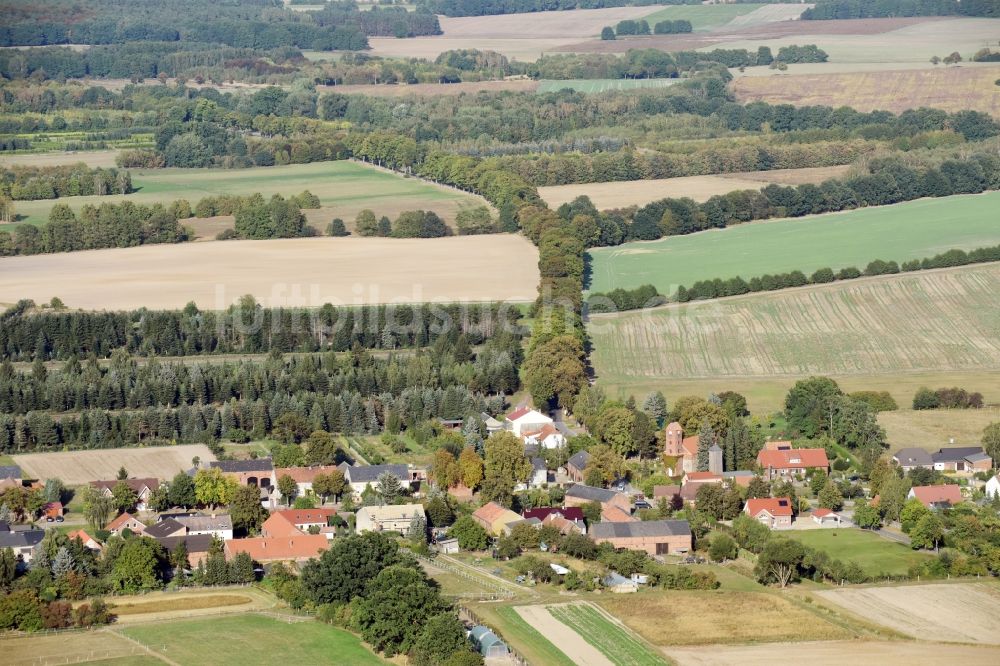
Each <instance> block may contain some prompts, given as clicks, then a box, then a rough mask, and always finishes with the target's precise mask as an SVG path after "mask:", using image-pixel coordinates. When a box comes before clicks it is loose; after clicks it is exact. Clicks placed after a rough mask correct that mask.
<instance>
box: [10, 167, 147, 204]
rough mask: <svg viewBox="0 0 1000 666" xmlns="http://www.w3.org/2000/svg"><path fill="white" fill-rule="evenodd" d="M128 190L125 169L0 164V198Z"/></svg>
mask: <svg viewBox="0 0 1000 666" xmlns="http://www.w3.org/2000/svg"><path fill="white" fill-rule="evenodd" d="M132 191H133V189H132V176H131V175H130V174H129V172H128V171H119V170H117V169H102V168H100V167H95V168H91V167H88V166H87V165H86V164H82V163H81V164H74V165H69V166H9V167H0V197H4V196H6V197H9V198H11V199H13V200H15V201H34V200H38V199H58V198H60V197H79V196H94V195H97V196H100V195H105V194H129V193H131V192H132Z"/></svg>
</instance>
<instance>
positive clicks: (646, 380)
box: [588, 264, 1000, 406]
mask: <svg viewBox="0 0 1000 666" xmlns="http://www.w3.org/2000/svg"><path fill="white" fill-rule="evenodd" d="M998 290H1000V264H985V265H979V266H972V267H963V268H956V269H941V270H936V271H926V272H924V271H922V272H918V273H909V274H903V275H897V276H887V277H880V278H865V279H861V280H853V281H849V282H840V283H832V284H828V285H823V286H818V287H817V286H812V287H804V288H800V289H793V290H786V291H784V292H773V293H768V294H757V295H749V296H742V297H735V298H729V299H721V300H718V301H707V302H701V303H693V304H683V305H678V304H675V305H670V306H666V307H662V308H656V309H653V310H646V311H633V312H627V313H621V314H617V315H599V316H594V317H591V320H590V323H589V324H588V333H589V334H590V336H591V340H592V341H593V345H594V351H593V354H592V362H593V365H594V368H595V370H596V374H597V377H598V379H599V380H600V382H601V384H602V385H603V386H608V387H609V390H610V391H611V392H612V393H614V392H615V391H618V392H622V393H626V394H627V393H631V392H635V393H636V394H639V395H641V394H642V391H643V390H644V389H646V388H647V387H650V386H656V387H657V388H661V389H663V388H665V387H667V386H668V385H669V384H670V383H671V382H673V381H675V380H678V379H700V380H706V384H703V386H707V385H712V386H715V387H716V388H715V389H713V390H724V389H732V390H737V391H740V390H744V389H745V387H746V386H747V385H748V384H753V383H755V382H757V381H766V382H769V383H770V384H771V386H772V387H775V386H776V385H777V384H776V382H775V380H777V379H779V378H781V377H782V376H784V377H785V378H786V379H785V381H784V386H785V388H784V389H780V388H779V389H775V388H772V391H773V394H772V402H771V404H772V405H773V404H774V403H775V402H779V401H780V399H781V397H783V395H784V391H787V387H788V386H790V385H791V383H793V382H794V380H795V379H796V378H799V377H802V376H808V375H810V374H821V375H831V376H835V377H842V376H858V378H859V379H861V378H867V377H871V376H873V375H874V376H878V375H886V376H887V377H885V378H883V379H888V377H893V376H900V375H906V374H907V373H925V374H924V376H923V377H920V378H919V380H917V381H914V382H913V383H911V384H910V386H909V387H908V388H907V391H906V394H903V395H897V398H896V399H897V401H898V402H900V404H901V405H903V406H906V405H907V404H908V400H910V399H912V396H913V392H914V391H915V390H916V388H918V387H919V386H920V385H927V386H934V387H938V386H951V385H957V386H965V387H967V388H969V389H970V390H982V389H973V388H972V386H970V385H969V382H967V381H964V380H963V375H965V374H968V375H969V376H971V377H979V378H981V379H982V378H985V379H986V381H987V383H988V382H989V378H990V377H992V387H993V388H992V391H987V401H990V400H991V399H993V400H995V399H996V397H995V392H996V377H997V371H1000V339H998V338H997V335H996V331H997V330H998V327H1000V311H998V310H997V308H996V294H997V291H998ZM933 373H946V374H947V375H948V377H947V378H945V379H941V378H940V377H938V378H935V377H934V376H933ZM989 373H992V375H991V374H989ZM855 386H856V387H848V386H846V385H845V386H844V388H845V389H846V390H859V389H861V388H868V389H883V388H886V387H885V385H884V384H883V385H881V386H876V385H873V384H871V383H870V382H860V381H859V382H858V383H857V384H856V385H855ZM688 388H689V389H690V388H691V387H688ZM685 393H695V394H698V393H700V392H695V391H691V390H689V391H685ZM991 396H993V397H992V398H991ZM774 398H777V400H774ZM779 404H780V403H779Z"/></svg>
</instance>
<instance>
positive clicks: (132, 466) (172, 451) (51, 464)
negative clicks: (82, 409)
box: [13, 444, 215, 486]
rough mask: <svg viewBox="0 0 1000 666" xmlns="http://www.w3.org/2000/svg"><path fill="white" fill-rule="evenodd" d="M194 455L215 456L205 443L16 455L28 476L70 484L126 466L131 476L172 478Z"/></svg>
mask: <svg viewBox="0 0 1000 666" xmlns="http://www.w3.org/2000/svg"><path fill="white" fill-rule="evenodd" d="M195 456H197V457H198V458H200V459H201V462H202V463H203V464H204V463H208V462H211V461H213V460H215V455H213V454H212V452H211V451H210V450H209V449H208V447H207V446H205V445H204V444H184V445H181V446H156V447H148V448H123V449H99V450H93V451H62V452H57V453H26V454H23V455H15V456H13V458H14V464H16V465H18V466H19V467H20V468H21V470H22V471H23V472H24V476H25V478H33V479H50V478H52V477H56V478H59V479H62V481H63V483H65V484H66V485H68V486H78V485H80V484H83V483H89V482H91V481H93V480H95V479H113V478H115V475H116V474H117V473H118V468H120V467H125V469H127V470H128V473H129V476H135V477H156V478H159V479H169V478H170V477H172V476H173V475H174V474H176V473H177V472H179V471H181V470H186V469H191V465H192V463H191V459H192V458H194V457H195Z"/></svg>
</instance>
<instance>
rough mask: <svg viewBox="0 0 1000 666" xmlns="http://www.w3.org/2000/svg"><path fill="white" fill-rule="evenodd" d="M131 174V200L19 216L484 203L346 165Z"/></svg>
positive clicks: (392, 209)
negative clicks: (227, 200)
mask: <svg viewBox="0 0 1000 666" xmlns="http://www.w3.org/2000/svg"><path fill="white" fill-rule="evenodd" d="M131 174H132V184H133V186H134V187H135V188H136V189H137V190H138V191H137V192H133V193H132V194H127V195H109V196H103V197H97V196H92V197H70V198H65V199H58V200H45V201H18V202H16V204H15V206H16V212H17V215H19V216H26V219H22V220H20V221H22V222H29V223H39V222H44V221H45V220H47V219H48V214H49V211H50V210H51V209H52V205H53V204H55V203H65V204H68V205H69V206H71V207H72V208H73V209H74V210H79V209H80V208H81V207H82V206H83V205H84V204H91V205H100V204H101V203H105V202H112V201H121V200H123V199H127V200H130V201H134V202H136V203H143V204H153V203H157V202H160V203H169V202H171V201H174V200H176V199H187V201H188V202H190V204H191V207H192V208H193V207H194V205H195V204H196V203H197V202H198V200H199V199H201V198H203V197H207V196H216V195H220V194H231V195H249V194H254V193H256V192H260V193H261V194H263V195H264V196H265V197H269V196H271V195H272V194H281V195H282V196H290V195H294V194H298V193H299V192H302V191H303V190H309V191H310V192H312V193H313V194H315V195H316V196H317V197H319V200H320V203H321V204H322V206H323V207H324V208H325V209H330V210H328V211H324V219H326V220H327V221H328V220H329V219H330V218H332V217H334V216H338V217H341V218H343V219H344V221H345V222H350V221H352V220H353V219H354V217H355V216H356V215H357V213H358V211H359V210H361V209H363V208H370V209H372V210H373V211H375V213H376V215H388V216H389V217H390V218H393V217H395V216H396V215H398V214H399V213H400V212H401V211H403V210H414V209H418V208H422V209H425V210H428V209H429V210H435V211H437V212H438V213H439V214H440V215H442V217H447V218H448V219H453V218H454V214H455V213H456V212H457V211H458V208H459V206H460V205H470V204H482V203H484V201H483V200H482V199H480V198H479V197H475V196H472V195H469V194H465V193H462V192H457V191H455V190H450V189H447V188H445V187H441V186H438V185H432V184H430V183H426V182H424V181H422V180H419V179H417V178H404V177H403V176H400V175H398V174H395V173H392V172H389V171H385V170H382V169H377V168H375V167H371V166H368V165H365V164H360V163H358V162H349V161H346V160H340V161H334V162H315V163H312V164H292V165H288V166H276V167H257V168H253V169H134V170H131ZM310 221H313V220H310ZM321 231H322V230H321Z"/></svg>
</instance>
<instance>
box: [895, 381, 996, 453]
mask: <svg viewBox="0 0 1000 666" xmlns="http://www.w3.org/2000/svg"><path fill="white" fill-rule="evenodd" d="M948 386H951V384H948ZM993 386H994V387H996V386H1000V375H998V376H996V377H994V382H993ZM934 388H939V387H938V386H936V385H935V386H934ZM970 390H980V389H970ZM997 401H1000V396H998V395H996V394H995V393H994V394H993V395H991V402H997ZM899 406H900V407H903V409H900V410H898V411H894V412H882V413H881V414H879V415H878V422H879V424H880V425H881V426H882V427H883V428H885V433H886V441H888V442H889V445H890V446H893V447H903V446H915V447H917V448H921V449H925V450H927V451H937V450H938V449H939V448H941V447H942V446H948V442H949V441H950V440H952V439H954V440H955V443H956V444H957V445H960V446H971V445H975V444H978V443H979V442H980V441H981V439H982V436H983V429H984V428H986V426H988V425H989V424H991V423H1000V407H984V408H983V409H924V410H919V411H913V410H910V409H906V408H907V407H909V406H910V403H909V402H908V401H907V402H905V403H902V402H901V403H899Z"/></svg>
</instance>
